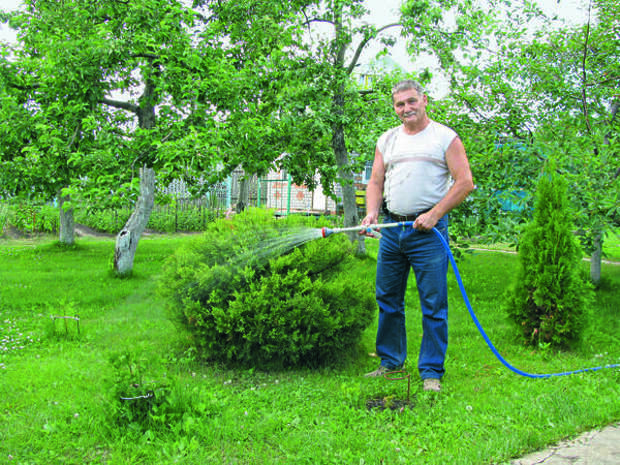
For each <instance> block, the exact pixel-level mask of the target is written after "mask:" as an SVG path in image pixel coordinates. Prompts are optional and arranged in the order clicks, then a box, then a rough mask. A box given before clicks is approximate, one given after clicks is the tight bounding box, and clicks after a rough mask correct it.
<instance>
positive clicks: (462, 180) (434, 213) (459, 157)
mask: <svg viewBox="0 0 620 465" xmlns="http://www.w3.org/2000/svg"><path fill="white" fill-rule="evenodd" d="M446 163H447V164H448V169H449V170H450V175H451V176H452V179H454V184H452V186H451V187H450V189H449V190H448V192H447V193H446V195H445V196H444V197H443V199H441V200H440V201H439V202H438V203H437V205H435V206H434V207H433V208H432V209H431V210H430V211H428V212H427V213H424V214H422V215H420V216H418V217H417V218H416V220H415V222H414V223H413V227H414V228H416V229H418V230H421V231H430V230H431V229H433V228H434V227H435V225H436V224H437V222H438V221H439V220H440V219H441V217H443V216H444V215H445V214H446V213H448V212H449V211H450V210H452V209H453V208H455V207H457V206H458V205H459V204H460V203H461V202H462V201H463V200H465V198H466V197H467V196H468V195H469V193H470V192H471V191H472V190H473V189H474V181H473V178H472V175H471V170H470V169H469V161H468V160H467V155H466V153H465V147H464V146H463V142H461V139H460V138H459V137H458V136H457V137H456V138H455V139H454V140H453V141H452V143H451V144H450V146H449V147H448V150H447V151H446ZM373 169H374V168H373Z"/></svg>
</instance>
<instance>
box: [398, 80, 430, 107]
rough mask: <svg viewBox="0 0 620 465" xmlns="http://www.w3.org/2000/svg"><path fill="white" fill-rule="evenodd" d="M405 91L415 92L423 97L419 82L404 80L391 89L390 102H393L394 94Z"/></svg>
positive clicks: (422, 89)
mask: <svg viewBox="0 0 620 465" xmlns="http://www.w3.org/2000/svg"><path fill="white" fill-rule="evenodd" d="M405 90H415V91H417V93H418V94H420V96H422V95H424V88H423V87H422V85H421V84H420V83H419V82H417V81H414V80H413V79H405V80H403V81H400V82H398V83H397V84H396V85H395V86H394V87H392V102H394V95H395V94H396V93H398V92H402V91H405Z"/></svg>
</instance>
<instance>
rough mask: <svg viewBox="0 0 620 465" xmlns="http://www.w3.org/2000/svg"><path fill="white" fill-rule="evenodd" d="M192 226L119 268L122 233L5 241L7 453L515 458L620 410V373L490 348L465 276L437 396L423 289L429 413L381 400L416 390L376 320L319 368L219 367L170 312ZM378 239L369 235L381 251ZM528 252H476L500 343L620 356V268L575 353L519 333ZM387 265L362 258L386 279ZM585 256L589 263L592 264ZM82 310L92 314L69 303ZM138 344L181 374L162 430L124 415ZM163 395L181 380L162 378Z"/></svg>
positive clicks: (411, 308) (485, 304)
mask: <svg viewBox="0 0 620 465" xmlns="http://www.w3.org/2000/svg"><path fill="white" fill-rule="evenodd" d="M184 240H187V238H184V237H172V236H161V237H159V236H158V237H156V238H144V239H142V240H141V242H140V245H139V247H138V252H137V255H136V261H135V268H134V274H133V277H132V278H131V279H117V278H115V277H113V276H112V274H111V273H110V272H109V268H110V261H111V258H112V254H113V249H114V242H113V241H112V240H86V239H79V240H78V243H77V246H76V247H74V248H69V249H67V248H62V247H59V246H58V245H56V243H54V242H52V241H34V242H31V241H19V242H18V241H2V242H0V265H1V266H0V270H1V271H0V283H2V284H1V286H0V339H2V344H3V345H2V346H1V347H2V350H1V351H0V463H19V464H35V463H36V464H41V463H45V464H57V463H58V464H61V463H62V464H65V463H66V464H83V463H101V464H104V463H105V464H128V463H131V464H172V463H184V464H207V463H231V464H233V463H239V464H247V463H252V464H278V463H282V464H284V463H287V464H289V463H295V464H323V463H325V464H328V463H337V464H356V465H357V464H360V463H366V464H370V463H373V464H377V463H386V464H396V463H407V464H417V463H419V464H446V463H450V464H499V463H504V462H507V461H508V460H509V459H510V458H512V457H516V456H519V455H522V454H524V453H525V452H528V451H531V450H534V449H539V448H542V447H543V446H545V445H548V444H550V443H553V442H556V441H558V440H560V439H562V438H565V437H569V436H574V435H575V434H577V433H579V432H582V431H585V430H588V429H591V428H594V427H598V426H601V425H606V424H609V423H612V422H615V421H618V420H619V419H620V373H619V371H618V370H617V369H616V370H611V369H610V370H603V371H600V372H596V373H585V374H579V375H574V376H570V377H557V378H551V379H542V380H541V379H538V380H536V379H527V378H523V377H520V376H517V375H515V374H513V373H512V372H510V371H508V370H507V369H505V368H504V367H503V366H502V365H501V364H500V363H499V362H498V361H497V360H496V359H495V357H494V356H493V354H492V353H491V352H490V351H489V350H488V349H487V348H486V345H485V343H484V341H483V339H482V338H481V336H480V335H479V334H478V332H477V330H476V328H475V326H474V325H473V323H472V321H471V319H470V317H469V315H468V313H467V310H466V308H465V306H464V304H463V303H462V300H461V297H460V294H459V293H458V288H457V285H456V282H455V280H454V276H453V275H452V274H451V275H450V299H451V301H450V305H451V310H450V312H451V314H450V347H449V349H448V359H447V363H446V369H447V373H446V376H445V378H444V381H443V388H444V390H443V392H441V393H440V394H438V395H437V394H431V393H424V392H423V391H422V390H421V386H420V381H419V379H418V378H417V374H416V369H415V361H416V359H417V350H418V348H419V342H420V338H421V328H420V316H419V310H418V308H417V296H416V292H415V286H414V285H413V280H412V281H411V284H410V292H409V294H408V297H407V298H408V304H409V305H408V337H409V362H408V367H407V368H408V369H409V371H410V372H411V374H412V377H411V379H412V380H411V408H406V409H404V410H403V411H402V412H401V411H391V410H386V411H380V410H377V409H372V410H368V409H367V408H366V402H367V401H368V400H369V399H375V398H383V397H390V396H393V397H395V398H401V399H402V398H404V397H405V396H406V389H407V385H406V382H405V381H386V380H384V379H366V378H364V377H362V376H361V374H362V373H364V372H366V371H370V370H371V369H373V368H375V366H376V364H377V363H378V362H377V360H376V359H374V358H371V357H369V356H368V355H367V354H368V353H369V352H372V351H373V350H374V333H375V331H376V326H373V327H370V328H368V330H367V331H366V333H365V334H364V338H363V347H361V348H359V349H357V350H356V351H355V353H356V354H357V356H356V357H351V356H350V355H349V356H346V357H343V361H342V363H341V364H340V365H338V366H332V367H325V368H322V369H317V370H305V369H304V370H289V371H283V372H263V371H261V370H259V369H239V368H237V369H234V368H230V367H225V366H220V365H215V364H212V363H207V362H204V361H202V360H201V359H200V357H198V356H197V355H196V354H195V352H194V351H192V350H191V348H190V342H189V341H190V339H189V337H188V334H186V333H185V332H184V331H183V330H182V329H181V328H178V327H176V326H175V325H173V324H172V323H171V322H170V321H169V320H168V319H167V317H166V314H165V312H164V310H163V307H164V306H163V302H162V301H161V300H160V298H159V297H158V295H157V293H156V284H157V276H158V274H159V273H160V271H161V267H162V263H163V261H164V260H165V258H166V257H167V256H169V255H170V254H171V253H173V251H174V250H175V248H176V247H178V246H179V245H180V244H181V243H182V242H183V241H184ZM375 244H376V243H373V242H371V241H369V249H370V253H371V256H372V255H373V254H374V253H376V252H375V250H376V249H375ZM516 265H517V258H516V256H514V255H508V254H503V253H497V252H475V253H474V254H473V255H468V256H467V257H466V258H465V259H464V260H463V261H462V262H461V263H460V264H459V267H460V269H461V274H462V276H463V280H464V283H465V287H466V289H467V291H468V293H469V297H470V300H471V302H472V305H473V307H474V310H475V311H476V313H477V315H478V317H479V319H480V321H481V323H482V325H483V327H484V328H485V329H486V331H487V333H488V335H489V337H490V338H491V340H493V341H494V343H495V345H496V346H497V348H498V350H499V351H500V352H501V353H502V355H504V356H505V357H506V358H507V359H508V360H509V361H510V362H511V363H512V364H514V365H515V366H517V367H518V368H521V369H523V370H525V371H529V372H536V373H547V372H559V371H566V370H573V369H577V368H583V367H592V366H600V365H605V364H611V363H618V361H619V359H620V344H619V342H620V341H619V337H618V334H620V331H619V327H618V326H619V325H618V317H617V315H618V314H617V312H618V306H617V303H618V302H619V301H620V267H618V266H612V265H604V266H603V276H604V278H605V284H604V285H603V286H602V287H601V289H599V291H598V294H597V301H596V303H595V305H594V309H593V310H594V314H595V315H596V318H595V319H594V320H593V322H592V325H591V326H590V327H589V328H588V330H587V333H586V334H585V337H584V342H583V343H582V344H581V345H580V346H579V347H578V348H576V349H575V350H574V351H572V352H568V353H554V352H551V351H548V350H547V351H545V350H541V351H533V350H531V349H528V348H525V347H523V346H522V345H520V344H519V343H518V342H517V339H516V337H515V335H514V330H513V328H512V327H511V325H510V324H509V323H508V321H507V319H506V316H505V315H504V314H503V313H502V312H501V311H500V304H501V302H502V299H503V292H504V287H505V285H506V284H507V283H508V282H510V281H511V279H512V278H513V276H514V274H515V271H516ZM374 266H375V263H374V260H372V259H369V260H364V261H361V262H360V264H359V266H358V267H357V269H355V270H351V272H352V273H356V274H357V275H358V276H359V279H364V280H372V279H374ZM583 266H584V267H586V266H587V264H585V263H584V265H583ZM76 314H77V315H79V317H80V333H79V334H77V325H76V324H75V322H73V321H72V320H67V329H66V332H65V326H64V320H56V322H55V324H56V326H55V327H54V326H53V323H52V320H51V318H50V316H51V315H57V316H60V315H76ZM122 355H126V356H130V357H131V358H133V359H134V361H135V366H137V367H140V368H141V370H142V372H141V376H142V383H143V384H144V385H149V386H166V387H167V389H168V390H167V391H165V393H164V394H161V393H160V394H159V395H164V396H166V399H165V400H166V408H165V409H164V410H162V411H159V412H156V414H159V417H158V419H156V420H154V421H153V423H152V424H151V425H149V426H147V427H144V428H136V427H135V425H130V426H128V427H127V426H119V424H118V423H117V422H115V421H114V419H113V414H114V412H115V411H117V409H118V408H119V405H120V403H119V400H118V397H117V395H116V394H115V393H116V391H115V388H116V387H117V381H116V380H117V377H118V375H119V370H118V369H116V368H115V367H114V365H113V364H112V362H111V360H112V359H113V358H114V357H118V356H122ZM162 392H163V391H162Z"/></svg>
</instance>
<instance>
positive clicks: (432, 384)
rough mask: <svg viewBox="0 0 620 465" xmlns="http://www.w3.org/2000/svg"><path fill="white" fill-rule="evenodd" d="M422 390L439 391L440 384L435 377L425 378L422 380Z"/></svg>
mask: <svg viewBox="0 0 620 465" xmlns="http://www.w3.org/2000/svg"><path fill="white" fill-rule="evenodd" d="M424 390H425V391H433V392H439V391H441V384H440V383H439V380H438V379H437V378H426V379H425V380H424Z"/></svg>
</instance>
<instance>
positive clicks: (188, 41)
mask: <svg viewBox="0 0 620 465" xmlns="http://www.w3.org/2000/svg"><path fill="white" fill-rule="evenodd" d="M26 5H27V9H26V11H25V12H24V13H23V14H19V15H17V16H16V17H15V18H14V19H13V21H14V24H15V25H16V26H17V27H18V28H19V35H18V38H19V42H20V46H19V47H16V48H15V52H14V53H15V64H14V66H13V65H11V66H9V65H5V66H3V71H6V72H5V73H3V75H4V77H5V79H6V80H9V81H17V82H15V83H12V87H13V88H15V89H25V90H26V91H27V92H29V93H28V95H27V96H26V97H25V98H22V100H21V101H20V102H18V103H22V104H23V102H25V101H27V102H32V104H31V106H32V110H31V112H30V113H31V115H35V117H36V118H37V121H38V120H40V121H42V122H41V123H39V125H38V126H36V127H37V129H40V131H38V132H37V134H36V137H34V138H33V139H32V140H30V141H28V144H27V145H26V146H25V147H24V148H23V149H22V152H24V153H27V154H30V157H29V158H28V160H26V161H28V162H31V164H32V166H33V167H35V168H36V170H37V171H38V172H44V173H45V172H46V173H55V172H56V171H59V172H60V173H61V174H62V176H60V174H59V177H60V181H59V182H60V184H61V185H62V186H63V187H66V189H65V190H64V191H63V192H64V193H71V195H73V196H74V197H81V198H85V199H91V200H92V199H95V200H96V201H97V203H98V204H99V205H106V204H107V205H109V204H111V203H114V202H115V201H116V202H123V201H124V202H128V201H130V202H134V204H135V206H136V208H135V211H134V214H133V215H132V216H131V217H130V219H129V220H128V222H127V224H126V225H125V227H124V228H123V229H122V230H121V231H120V232H119V234H118V236H117V242H116V247H115V262H114V266H115V269H116V271H117V272H118V273H120V274H127V273H129V272H130V271H131V269H132V267H133V258H134V254H135V251H136V247H137V245H138V241H139V238H140V236H141V233H142V231H143V230H144V227H145V226H146V223H147V222H148V218H149V215H150V211H151V209H152V206H153V199H154V192H155V181H156V172H160V173H161V179H162V180H163V181H165V180H166V179H170V178H171V177H173V176H175V175H179V174H183V175H187V176H189V175H191V174H195V173H197V172H202V171H204V170H212V171H216V170H214V169H213V167H214V166H216V165H217V163H218V161H219V158H218V155H219V153H218V151H217V150H214V149H213V147H217V145H218V140H217V134H216V135H215V136H214V131H215V129H216V121H215V117H216V116H217V109H216V108H215V105H214V103H213V99H212V97H213V96H217V95H218V91H219V90H221V87H222V86H223V84H222V85H219V86H218V85H216V84H215V83H218V82H226V81H227V76H228V74H227V73H228V72H229V71H230V70H231V69H232V70H234V68H233V66H232V65H230V66H229V67H227V60H226V57H225V56H224V51H223V48H222V47H221V45H222V43H221V38H219V36H217V34H216V33H213V32H211V33H210V32H209V31H206V30H204V28H203V29H202V30H201V31H199V26H201V20H200V16H199V15H197V14H196V13H195V12H194V11H193V10H191V9H189V8H187V7H185V6H184V5H183V4H182V3H180V2H177V1H174V0H153V1H148V2H118V1H113V0H107V1H101V2H90V1H83V0H68V1H65V2H61V3H58V2H55V1H45V0H42V1H36V2H34V1H29V2H27V3H26ZM20 81H27V82H20ZM188 147H192V150H191V151H187V148H188ZM24 158H26V157H23V156H17V157H16V156H14V155H13V156H12V158H11V166H12V167H14V168H15V169H25V168H23V166H24V163H25V162H24ZM57 165H58V166H60V167H61V168H62V169H61V170H56V169H55V167H56V166H57ZM20 167H21V168H20ZM30 184H31V185H34V184H35V180H32V181H30ZM46 184H49V182H48V183H46ZM63 195H64V194H63Z"/></svg>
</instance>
